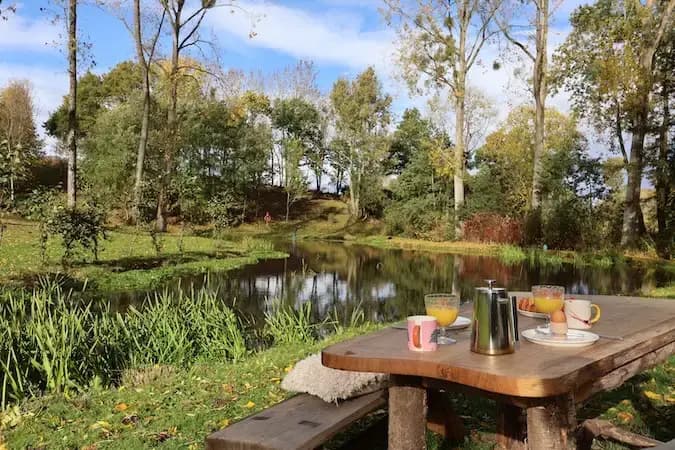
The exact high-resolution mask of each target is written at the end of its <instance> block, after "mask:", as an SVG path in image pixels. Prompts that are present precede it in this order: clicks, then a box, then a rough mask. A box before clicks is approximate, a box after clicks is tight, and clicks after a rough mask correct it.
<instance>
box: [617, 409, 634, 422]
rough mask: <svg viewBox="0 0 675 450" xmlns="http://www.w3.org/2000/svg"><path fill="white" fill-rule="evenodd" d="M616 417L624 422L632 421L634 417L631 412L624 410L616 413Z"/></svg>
mask: <svg viewBox="0 0 675 450" xmlns="http://www.w3.org/2000/svg"><path fill="white" fill-rule="evenodd" d="M616 417H617V418H618V419H619V420H620V421H621V422H623V423H630V422H632V421H633V419H634V417H633V415H632V414H631V413H629V412H625V411H622V412H620V413H619V414H617V415H616Z"/></svg>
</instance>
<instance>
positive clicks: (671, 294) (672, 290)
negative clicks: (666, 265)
mask: <svg viewBox="0 0 675 450" xmlns="http://www.w3.org/2000/svg"><path fill="white" fill-rule="evenodd" d="M645 295H647V296H649V297H658V298H674V299H675V283H671V284H669V285H668V286H664V287H660V288H654V289H652V290H650V291H648V292H646V293H645Z"/></svg>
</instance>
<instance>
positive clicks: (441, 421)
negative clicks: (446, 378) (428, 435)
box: [427, 389, 466, 441]
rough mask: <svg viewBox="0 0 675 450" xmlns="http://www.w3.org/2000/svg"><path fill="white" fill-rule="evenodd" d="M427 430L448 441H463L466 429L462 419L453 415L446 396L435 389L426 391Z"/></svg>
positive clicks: (453, 412) (450, 404) (455, 414)
mask: <svg viewBox="0 0 675 450" xmlns="http://www.w3.org/2000/svg"><path fill="white" fill-rule="evenodd" d="M427 405H428V408H427V409H428V411H427V430H429V431H433V432H434V433H436V434H440V435H441V436H443V437H444V438H445V439H448V440H450V441H463V440H464V437H465V436H466V429H465V428H464V423H462V419H461V418H460V417H459V416H458V415H457V413H455V410H454V409H453V407H452V403H451V402H450V399H449V398H448V394H447V393H445V392H441V391H438V390H436V389H427Z"/></svg>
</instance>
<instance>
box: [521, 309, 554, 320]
mask: <svg viewBox="0 0 675 450" xmlns="http://www.w3.org/2000/svg"><path fill="white" fill-rule="evenodd" d="M518 312H519V313H520V314H522V315H523V316H526V317H534V318H535V319H548V316H549V315H548V314H546V313H538V312H532V311H524V310H522V309H520V308H518Z"/></svg>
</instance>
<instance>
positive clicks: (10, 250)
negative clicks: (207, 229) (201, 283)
mask: <svg viewBox="0 0 675 450" xmlns="http://www.w3.org/2000/svg"><path fill="white" fill-rule="evenodd" d="M107 236H108V239H107V240H105V241H103V242H102V243H101V251H100V255H99V260H98V261H93V258H92V256H91V255H80V257H79V258H78V260H77V261H76V262H75V264H74V265H73V267H72V268H70V269H68V270H64V269H63V268H62V267H61V263H60V261H61V257H62V254H63V251H62V249H61V245H60V242H59V240H58V238H50V239H49V241H48V246H47V252H46V256H47V257H46V261H42V258H41V252H40V238H39V229H38V227H37V225H36V224H34V223H31V222H26V221H12V222H9V223H7V229H6V230H5V233H4V235H3V239H2V242H0V283H4V284H7V285H11V284H16V285H26V284H30V283H31V282H35V280H36V279H37V278H38V277H39V276H40V275H43V274H46V273H52V274H53V273H60V274H61V277H62V278H63V279H66V280H69V281H70V282H71V283H73V284H75V285H81V284H83V283H84V282H85V281H86V282H87V285H88V287H89V288H90V289H99V290H104V291H121V290H146V289H151V288H153V287H156V286H158V285H159V284H161V283H162V282H163V281H166V280H168V279H170V278H172V277H175V276H178V275H183V274H193V273H207V272H217V271H224V270H230V269H233V268H236V267H241V266H243V265H246V264H252V263H255V262H257V261H258V260H260V259H265V258H281V257H284V256H285V254H284V253H280V252H276V251H274V249H273V248H272V246H271V245H270V244H269V243H268V242H266V241H263V240H260V239H252V238H245V237H237V238H236V239H234V240H218V239H211V238H206V237H198V236H184V237H183V238H182V244H181V237H180V236H179V235H177V234H165V235H161V236H160V238H159V239H160V241H161V245H162V248H161V251H160V253H159V254H158V253H157V250H156V248H155V246H154V244H153V241H152V238H151V237H150V235H149V233H147V232H144V231H140V230H135V229H127V230H119V231H115V230H114V231H109V232H108V233H107ZM181 245H182V252H181Z"/></svg>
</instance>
